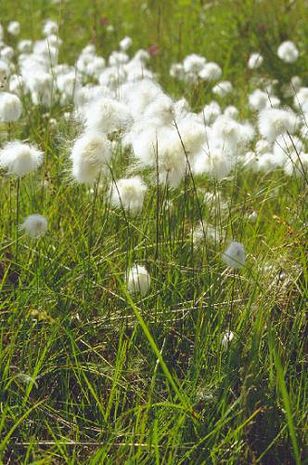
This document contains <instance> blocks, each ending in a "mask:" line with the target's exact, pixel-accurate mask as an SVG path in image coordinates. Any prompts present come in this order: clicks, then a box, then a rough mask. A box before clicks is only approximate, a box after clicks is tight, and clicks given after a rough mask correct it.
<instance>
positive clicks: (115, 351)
mask: <svg viewBox="0 0 308 465" xmlns="http://www.w3.org/2000/svg"><path fill="white" fill-rule="evenodd" d="M207 5H208V6H207ZM307 8H308V7H307V2H306V1H305V0H298V1H294V2H284V1H282V0H272V1H271V2H266V3H265V2H256V1H253V0H244V1H236V0H233V1H225V0H222V1H217V2H202V1H199V2H197V1H187V0H182V1H180V0H178V1H170V0H165V1H158V0H156V1H154V0H152V1H150V0H149V1H148V2H140V1H136V0H135V1H134V0H130V1H128V0H127V1H125V0H119V1H117V2H114V1H104V2H103V1H99V0H96V1H95V0H92V1H89V0H88V1H87V0H78V1H77V0H74V1H73V0H71V1H69V0H68V1H65V2H61V3H60V4H57V5H56V4H52V3H50V2H47V1H45V0H40V1H39V0H32V1H29V0H24V1H23V2H19V1H5V2H4V1H3V0H2V1H0V11H1V22H2V24H3V25H5V24H7V22H8V21H9V20H12V19H16V20H18V21H20V23H21V28H22V33H21V35H22V37H25V38H26V37H30V38H33V39H38V38H40V36H41V33H40V30H41V23H42V21H43V20H44V19H46V18H49V17H51V18H52V19H55V20H57V21H59V24H60V29H59V35H60V37H61V38H62V39H63V46H62V48H61V61H63V62H69V63H71V64H73V63H74V61H75V60H76V57H77V55H78V53H79V52H80V50H81V49H82V48H83V47H84V46H85V45H86V44H87V43H89V42H91V41H92V42H93V43H95V45H96V46H97V49H98V52H99V53H101V54H102V55H103V56H108V54H109V53H110V52H111V51H112V50H114V49H116V47H117V44H118V42H119V40H120V39H121V38H123V37H124V36H125V35H127V34H128V35H130V36H131V37H132V38H133V40H134V44H133V48H134V49H136V50H137V49H138V48H140V47H142V48H147V47H148V46H150V45H151V44H158V45H159V51H160V53H159V54H158V55H157V56H156V57H153V58H152V61H151V65H150V66H151V68H152V69H154V71H155V72H156V73H157V74H158V80H159V82H160V83H162V85H163V87H164V88H165V89H166V90H167V91H168V92H169V93H170V94H171V95H173V96H175V97H181V96H183V95H184V96H185V97H186V98H187V99H188V100H189V101H190V103H191V104H192V106H193V108H194V109H197V110H199V109H200V108H201V107H202V105H204V104H205V103H206V102H208V101H210V100H211V95H210V92H209V91H208V89H207V88H206V87H205V86H204V85H203V86H201V85H199V86H196V87H191V86H189V87H188V86H184V85H183V83H179V82H176V81H174V80H172V79H171V78H170V77H169V73H168V70H169V66H170V64H171V63H172V62H175V61H179V60H182V59H183V58H184V57H185V56H186V55H187V54H188V53H192V52H195V53H200V54H201V55H205V56H206V57H208V58H209V60H211V59H213V60H215V61H217V62H218V63H219V64H220V65H221V66H222V69H223V75H224V77H225V78H226V79H230V80H231V81H232V82H233V84H234V88H235V91H234V93H233V94H232V96H231V97H228V99H229V100H227V101H229V103H230V104H231V103H232V104H235V105H236V106H237V107H238V108H239V110H240V113H241V116H242V117H247V116H251V115H250V112H249V110H247V96H248V93H249V92H250V90H251V89H250V87H249V86H250V79H249V78H250V74H249V73H250V72H249V70H247V67H246V63H247V58H248V56H249V54H250V53H251V52H252V51H255V50H258V51H261V52H262V54H263V55H264V57H265V65H264V66H265V68H264V69H263V70H262V73H263V74H265V75H268V76H270V77H272V78H276V79H279V81H280V82H286V81H288V79H289V78H290V77H291V76H293V75H296V74H299V75H300V76H301V77H302V78H303V80H304V82H306V85H307V82H308V81H307V79H308V75H307V71H308V58H307V54H306V55H304V56H302V57H301V58H300V59H299V60H298V61H297V62H296V63H295V64H294V65H292V66H291V68H290V67H289V66H287V65H282V64H281V63H279V60H278V58H277V56H276V48H277V46H278V45H279V44H280V42H281V41H282V40H284V39H292V40H294V41H295V42H296V43H299V44H301V47H302V49H303V50H304V49H305V47H306V50H307V49H308V21H307V19H308V17H307ZM102 17H108V19H109V21H110V22H111V23H112V24H113V25H114V28H115V29H114V32H113V33H109V34H108V33H106V31H105V29H104V28H103V27H102V25H101V23H100V19H101V18H102ZM13 42H14V39H13ZM24 105H25V106H26V112H25V114H24V116H23V118H22V120H21V122H18V123H15V124H11V125H9V126H8V125H4V124H3V125H2V126H1V141H2V143H3V142H5V141H6V140H8V139H15V138H18V139H22V140H25V139H29V140H31V141H35V142H36V143H37V144H38V145H39V146H40V147H41V148H42V150H44V152H45V154H46V157H45V161H44V165H43V168H42V169H41V170H40V171H39V172H38V173H35V174H33V175H29V176H27V177H26V178H22V179H21V180H20V185H19V194H18V198H17V192H18V190H17V181H16V180H14V179H13V178H9V177H5V176H2V175H0V189H1V190H0V205H1V222H0V241H1V247H0V319H1V326H0V373H1V379H0V438H1V442H0V463H3V464H4V465H7V464H11V465H15V464H16V465H17V464H18V465H21V464H32V465H34V464H35V465H39V464H42V465H43V464H44V465H47V464H50V465H52V464H68V465H73V464H74V465H77V464H89V465H98V464H99V465H101V464H110V465H115V464H119V465H120V464H121V465H122V464H130V465H132V464H137V465H152V464H153V465H175V464H176V465H181V464H183V465H184V464H185V465H186V464H198V465H201V464H204V465H208V464H211V465H216V464H217V465H218V464H219V465H221V464H228V465H237V464H239V465H247V464H264V465H275V464H286V465H287V464H290V465H291V464H296V465H300V464H302V463H304V446H305V422H306V408H307V402H306V393H307V383H306V377H305V371H304V367H305V341H304V335H305V298H307V272H306V241H305V239H306V237H305V226H306V225H307V216H306V211H305V195H306V187H307V186H306V185H305V179H304V178H297V177H287V176H284V175H283V174H282V173H281V172H280V171H279V170H277V171H276V172H272V173H269V174H264V173H258V174H255V173H249V172H247V171H245V172H244V171H241V170H240V169H239V170H236V171H235V172H234V173H233V175H232V178H231V177H230V178H228V179H226V180H223V181H221V182H217V181H213V180H211V179H209V178H203V179H202V180H198V183H197V184H196V182H195V180H194V179H193V178H192V177H191V176H190V175H189V174H188V176H187V177H186V179H185V181H184V183H183V184H181V186H180V187H179V188H177V189H169V188H167V187H162V186H159V185H155V183H154V185H153V187H152V188H151V189H150V190H149V191H148V192H147V195H146V198H145V203H144V207H143V210H142V213H141V214H140V215H137V216H135V217H133V216H130V215H128V214H127V213H125V212H124V211H123V210H122V209H112V208H111V207H110V205H109V203H108V202H106V197H105V196H104V195H103V194H104V187H102V188H100V189H97V190H96V189H95V188H94V190H92V191H90V190H89V189H88V188H87V187H84V186H82V185H77V184H75V183H73V182H71V181H70V177H69V165H68V160H67V158H68V153H69V147H70V144H71V141H72V140H73V139H74V138H75V137H76V134H77V133H78V127H76V125H75V124H70V123H69V122H68V121H66V120H65V119H63V118H62V116H61V115H62V113H63V109H60V107H59V106H57V105H54V106H53V107H51V108H50V109H49V110H48V115H46V113H47V110H46V109H42V108H41V107H32V106H31V105H30V103H29V102H27V100H26V99H25V101H24ZM27 105H28V107H27ZM67 110H68V111H69V110H71V107H70V106H69V105H68V107H67ZM50 118H55V119H56V120H57V121H58V124H57V126H56V127H54V126H53V125H52V124H50ZM129 163H130V155H129V154H128V153H127V151H125V150H121V148H119V149H118V152H117V153H116V155H115V157H114V158H113V161H112V167H111V168H112V172H113V175H114V176H115V177H116V178H118V177H120V176H122V175H124V174H125V172H126V169H127V167H128V165H129ZM106 190H107V186H106ZM218 190H220V191H221V192H222V193H223V196H224V198H225V199H227V200H228V209H227V212H225V214H223V213H221V215H220V214H219V215H214V217H215V218H216V219H217V218H218V220H216V221H217V224H216V225H215V226H217V227H218V228H219V229H221V230H222V228H224V230H225V231H226V234H227V237H228V238H234V239H235V240H238V241H240V242H242V243H243V244H244V245H245V250H246V252H247V261H246V264H245V266H244V267H243V269H242V270H241V271H232V270H229V269H228V268H226V266H225V264H224V263H223V262H222V260H221V253H222V251H223V247H224V246H223V243H222V242H221V243H220V242H218V243H215V244H208V243H206V242H204V243H203V244H202V246H201V247H196V246H195V244H194V242H193V240H192V231H193V229H194V228H195V227H196V224H198V222H199V221H200V220H201V219H204V220H210V219H211V218H212V217H213V212H212V211H211V209H210V208H209V206H208V205H207V204H206V203H205V202H204V200H203V198H204V192H205V191H212V192H216V191H218ZM171 201H172V207H170V206H169V202H171ZM17 206H18V207H17ZM252 211H257V212H258V216H257V221H256V222H255V223H252V222H251V221H249V219H248V217H247V214H249V213H251V212H252ZM34 212H39V213H41V214H43V215H45V216H46V217H47V218H48V222H49V231H48V234H47V235H46V236H44V237H42V238H41V239H39V240H38V241H31V240H29V238H27V237H26V236H25V235H24V234H23V233H22V232H21V231H19V230H18V228H17V224H19V223H20V222H22V220H23V218H24V217H26V216H27V215H29V214H31V213H34ZM135 262H138V263H142V264H145V265H146V267H147V269H148V271H149V272H150V275H151V290H150V293H149V294H148V295H147V296H145V297H141V296H138V295H130V294H129V292H128V291H127V288H126V285H125V273H126V270H127V269H128V268H130V266H132V265H133V263H135ZM269 269H270V271H269ZM228 330H232V331H233V333H234V339H233V340H232V342H231V343H230V344H229V345H227V347H225V346H224V345H223V344H222V337H223V335H224V334H225V332H226V331H228Z"/></svg>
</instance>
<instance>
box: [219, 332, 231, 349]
mask: <svg viewBox="0 0 308 465" xmlns="http://www.w3.org/2000/svg"><path fill="white" fill-rule="evenodd" d="M233 339H234V333H233V332H232V331H230V330H228V331H226V332H225V333H224V335H223V337H222V339H221V345H222V347H223V348H224V349H227V348H228V347H229V345H230V344H231V342H232V340H233Z"/></svg>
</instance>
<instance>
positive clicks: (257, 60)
mask: <svg viewBox="0 0 308 465" xmlns="http://www.w3.org/2000/svg"><path fill="white" fill-rule="evenodd" d="M262 63H263V56H262V55H260V53H252V54H251V55H250V57H249V60H248V63H247V66H248V68H249V69H257V68H260V66H261V65H262Z"/></svg>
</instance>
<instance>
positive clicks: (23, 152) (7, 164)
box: [0, 141, 43, 177]
mask: <svg viewBox="0 0 308 465" xmlns="http://www.w3.org/2000/svg"><path fill="white" fill-rule="evenodd" d="M42 162H43V152H42V151H41V150H39V149H37V148H36V147H35V146H33V145H30V144H27V143H23V142H20V141H13V142H7V143H6V144H5V145H4V147H3V148H2V149H1V150H0V168H2V169H4V170H5V171H7V174H10V175H15V176H18V177H22V176H25V175H26V174H28V173H31V172H32V171H36V170H37V169H38V168H39V167H40V166H41V164H42Z"/></svg>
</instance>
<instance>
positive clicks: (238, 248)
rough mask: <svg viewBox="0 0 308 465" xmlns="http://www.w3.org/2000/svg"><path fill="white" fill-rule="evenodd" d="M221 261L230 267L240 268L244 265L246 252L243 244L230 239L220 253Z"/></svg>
mask: <svg viewBox="0 0 308 465" xmlns="http://www.w3.org/2000/svg"><path fill="white" fill-rule="evenodd" d="M222 260H223V262H224V263H225V264H226V265H228V266H230V268H234V269H240V268H242V267H243V266H244V265H245V261H246V253H245V249H244V246H243V244H241V243H240V242H236V241H232V242H231V243H230V245H229V246H228V247H227V249H226V250H225V251H224V253H223V254H222Z"/></svg>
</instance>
